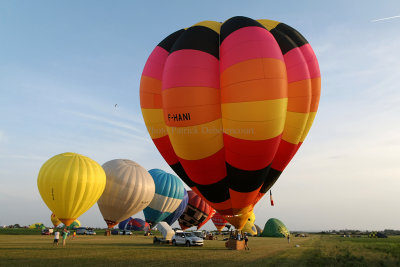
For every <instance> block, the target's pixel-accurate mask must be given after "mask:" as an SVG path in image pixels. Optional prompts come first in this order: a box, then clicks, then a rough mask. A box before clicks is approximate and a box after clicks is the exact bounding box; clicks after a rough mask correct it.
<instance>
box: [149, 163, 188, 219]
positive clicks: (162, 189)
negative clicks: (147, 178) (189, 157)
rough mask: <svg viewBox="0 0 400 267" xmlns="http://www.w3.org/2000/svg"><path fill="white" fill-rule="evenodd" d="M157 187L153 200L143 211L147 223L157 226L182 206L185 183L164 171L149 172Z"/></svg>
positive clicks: (154, 170)
mask: <svg viewBox="0 0 400 267" xmlns="http://www.w3.org/2000/svg"><path fill="white" fill-rule="evenodd" d="M149 173H150V175H151V176H152V177H153V180H154V183H155V185H156V191H155V194H154V197H153V200H152V201H151V202H150V204H149V205H148V207H146V208H145V209H144V210H143V213H144V217H145V218H146V222H148V223H149V224H150V225H151V226H154V225H156V224H157V223H158V222H161V221H162V220H164V219H165V218H167V217H168V216H169V215H170V214H171V213H173V212H174V211H175V210H176V209H177V208H178V206H179V205H180V204H181V202H182V199H183V197H184V193H185V192H184V190H185V188H184V187H183V183H182V182H181V180H179V178H178V177H176V176H175V175H172V174H170V173H167V172H165V171H163V170H159V169H152V170H150V171H149Z"/></svg>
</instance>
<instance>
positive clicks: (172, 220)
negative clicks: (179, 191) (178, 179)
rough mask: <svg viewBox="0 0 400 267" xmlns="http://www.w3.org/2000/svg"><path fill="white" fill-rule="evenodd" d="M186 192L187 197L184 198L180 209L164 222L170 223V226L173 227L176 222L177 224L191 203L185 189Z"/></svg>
mask: <svg viewBox="0 0 400 267" xmlns="http://www.w3.org/2000/svg"><path fill="white" fill-rule="evenodd" d="M184 192H185V195H184V196H183V199H182V202H181V204H179V206H178V208H176V210H175V211H174V212H173V213H171V214H170V215H169V216H168V217H167V218H165V219H164V220H163V221H164V222H166V223H168V224H169V225H172V224H173V223H174V222H176V220H178V219H179V217H181V215H182V213H183V212H184V211H185V209H186V206H187V204H188V201H189V196H188V193H187V191H186V190H185V189H184Z"/></svg>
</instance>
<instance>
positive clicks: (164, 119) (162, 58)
mask: <svg viewBox="0 0 400 267" xmlns="http://www.w3.org/2000/svg"><path fill="white" fill-rule="evenodd" d="M319 96H320V72H319V67H318V62H317V59H316V56H315V54H314V52H313V50H312V48H311V46H310V45H309V44H308V42H307V40H306V39H305V38H304V37H303V36H302V35H301V34H300V33H299V32H298V31H296V30H295V29H293V28H292V27H290V26H288V25H286V24H284V23H280V22H276V21H270V20H259V21H256V20H253V19H250V18H247V17H233V18H231V19H229V20H227V21H225V22H224V23H222V24H221V23H219V22H214V21H203V22H200V23H197V24H195V25H194V26H192V27H189V28H187V29H185V30H183V29H182V30H179V31H177V32H175V33H173V34H171V35H169V36H168V37H167V38H165V39H164V40H163V41H162V42H160V43H159V44H158V46H157V47H156V48H155V49H154V50H153V52H152V53H151V55H150V57H149V59H148V60H147V63H146V65H145V67H144V70H143V74H142V78H141V85H140V101H141V107H142V114H143V118H144V121H145V123H146V126H147V129H148V131H149V133H150V136H151V138H152V139H153V142H154V144H155V145H156V147H157V148H158V150H159V151H160V153H161V155H162V156H163V157H164V159H165V160H166V161H167V163H168V164H169V165H170V166H171V168H172V169H173V170H174V171H175V172H176V173H177V174H178V175H179V176H180V178H181V179H182V180H183V181H184V182H185V183H186V184H187V185H188V186H189V187H191V188H192V190H193V191H195V192H196V193H197V194H198V195H199V196H201V197H202V198H204V199H205V200H206V201H207V202H208V203H209V204H210V205H211V206H212V207H213V208H215V209H216V210H217V211H218V212H219V213H220V214H222V215H223V216H225V218H226V219H227V220H228V221H229V222H231V223H232V224H233V225H234V226H235V227H236V228H237V229H241V228H242V227H243V225H244V224H245V223H246V221H247V217H248V216H249V215H250V212H251V211H252V210H253V207H254V205H255V204H256V203H257V201H258V200H259V199H260V198H261V197H262V196H263V194H265V192H267V190H268V189H269V188H270V187H271V186H272V185H273V184H274V183H275V181H276V179H277V178H278V177H279V175H280V174H281V173H282V171H283V170H284V168H285V167H286V166H287V164H288V163H289V161H290V160H291V159H292V157H293V156H294V154H295V153H296V151H297V150H298V148H299V147H300V145H301V144H302V143H303V141H304V139H305V137H306V135H307V133H308V131H309V130H310V127H311V125H312V122H313V120H314V117H315V113H316V111H317V108H318V102H319Z"/></svg>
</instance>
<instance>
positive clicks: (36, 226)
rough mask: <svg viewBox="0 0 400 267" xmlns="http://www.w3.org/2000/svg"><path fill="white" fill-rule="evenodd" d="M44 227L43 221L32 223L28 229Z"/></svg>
mask: <svg viewBox="0 0 400 267" xmlns="http://www.w3.org/2000/svg"><path fill="white" fill-rule="evenodd" d="M43 228H46V226H44V224H43V223H33V224H31V225H29V229H43Z"/></svg>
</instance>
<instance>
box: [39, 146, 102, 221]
mask: <svg viewBox="0 0 400 267" xmlns="http://www.w3.org/2000/svg"><path fill="white" fill-rule="evenodd" d="M37 184H38V188H39V193H40V195H41V196H42V199H43V201H44V203H46V205H47V207H48V208H49V209H50V210H51V211H52V212H53V213H54V214H56V215H57V217H58V219H59V220H60V221H61V222H63V223H64V224H65V225H66V226H69V225H70V224H71V223H72V222H73V221H75V220H76V219H77V218H78V217H79V216H81V215H82V214H83V213H84V212H86V211H87V210H88V209H90V207H92V206H93V205H94V204H95V203H96V202H97V200H98V199H99V198H100V196H101V194H102V193H103V191H104V187H105V185H106V175H105V173H104V170H103V168H102V167H101V166H100V165H99V164H98V163H97V162H95V161H94V160H92V159H90V158H88V157H85V156H82V155H79V154H76V153H63V154H59V155H57V156H54V157H52V158H51V159H49V160H48V161H46V162H45V163H44V164H43V166H42V167H41V168H40V171H39V175H38V180H37Z"/></svg>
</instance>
